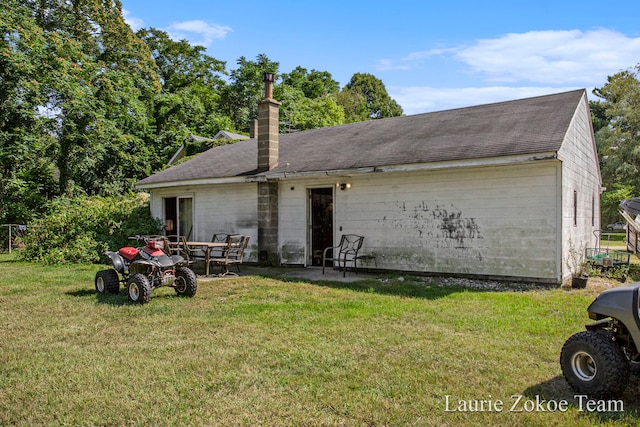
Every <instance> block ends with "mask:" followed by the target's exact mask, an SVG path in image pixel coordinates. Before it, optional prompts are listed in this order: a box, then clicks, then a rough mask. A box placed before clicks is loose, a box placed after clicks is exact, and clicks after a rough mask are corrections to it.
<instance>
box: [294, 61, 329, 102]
mask: <svg viewBox="0 0 640 427" xmlns="http://www.w3.org/2000/svg"><path fill="white" fill-rule="evenodd" d="M282 84H284V85H287V86H291V87H293V88H296V89H300V90H301V91H302V92H303V93H304V96H305V97H306V98H309V99H315V98H319V97H321V96H326V95H331V94H333V95H335V94H337V93H338V91H339V90H340V84H339V83H338V82H337V81H335V80H333V78H332V77H331V73H329V72H328V71H318V70H311V71H307V69H306V68H303V67H300V66H298V67H296V68H295V69H294V70H293V71H291V73H289V74H282Z"/></svg>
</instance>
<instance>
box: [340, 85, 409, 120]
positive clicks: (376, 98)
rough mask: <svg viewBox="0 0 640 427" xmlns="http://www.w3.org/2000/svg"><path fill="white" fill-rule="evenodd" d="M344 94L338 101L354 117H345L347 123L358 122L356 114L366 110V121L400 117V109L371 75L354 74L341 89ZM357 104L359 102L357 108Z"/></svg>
mask: <svg viewBox="0 0 640 427" xmlns="http://www.w3.org/2000/svg"><path fill="white" fill-rule="evenodd" d="M342 91H343V92H350V93H347V94H344V95H343V96H342V97H341V98H339V100H342V101H345V103H346V105H344V107H345V112H346V113H347V114H349V113H350V112H353V114H355V116H350V115H348V116H347V121H349V122H352V121H359V120H358V119H359V117H358V114H359V112H361V111H364V110H365V109H366V111H367V114H368V115H367V119H381V118H385V117H396V116H401V115H402V107H400V105H399V104H398V103H397V102H396V101H394V100H393V99H391V97H390V96H389V94H388V93H387V89H386V88H385V86H384V84H383V83H382V81H381V80H379V79H377V78H376V77H374V76H373V75H371V74H366V73H356V74H354V75H353V76H352V77H351V80H350V81H349V83H347V85H346V86H345V87H344V88H343V89H342ZM358 102H361V104H360V106H358Z"/></svg>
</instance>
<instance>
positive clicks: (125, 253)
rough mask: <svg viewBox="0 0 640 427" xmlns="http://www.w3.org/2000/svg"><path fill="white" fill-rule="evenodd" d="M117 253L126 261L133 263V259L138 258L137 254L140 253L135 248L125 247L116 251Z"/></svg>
mask: <svg viewBox="0 0 640 427" xmlns="http://www.w3.org/2000/svg"><path fill="white" fill-rule="evenodd" d="M118 253H119V254H120V255H121V256H122V257H124V258H126V259H128V260H129V261H133V260H134V259H135V257H137V256H138V254H139V253H140V251H138V250H137V249H136V248H130V247H126V248H121V249H119V250H118Z"/></svg>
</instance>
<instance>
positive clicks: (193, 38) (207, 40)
mask: <svg viewBox="0 0 640 427" xmlns="http://www.w3.org/2000/svg"><path fill="white" fill-rule="evenodd" d="M231 31H233V30H232V29H231V27H228V26H225V25H217V24H209V23H207V22H205V21H202V20H200V19H197V20H193V21H184V22H176V23H173V24H171V25H170V26H169V27H168V28H167V32H168V33H169V35H170V36H171V38H172V39H174V40H182V39H186V40H189V42H190V43H191V44H192V45H198V46H204V47H209V46H210V45H211V43H213V41H214V40H217V39H223V38H225V37H226V35H227V34H228V33H230V32H231Z"/></svg>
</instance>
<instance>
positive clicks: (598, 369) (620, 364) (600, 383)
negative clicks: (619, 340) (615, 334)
mask: <svg viewBox="0 0 640 427" xmlns="http://www.w3.org/2000/svg"><path fill="white" fill-rule="evenodd" d="M560 366H561V367H562V373H563V374H564V377H565V379H566V380H567V382H568V383H569V385H570V386H571V388H573V389H574V390H575V391H576V392H578V393H582V394H586V395H588V396H589V397H592V398H607V397H617V396H620V395H621V394H622V393H623V392H624V389H625V388H626V386H627V383H628V381H629V363H628V361H627V358H626V357H625V355H624V353H623V351H622V348H620V346H618V345H617V344H616V343H615V342H614V341H613V340H611V337H609V336H607V335H605V334H602V333H598V332H595V331H583V332H579V333H577V334H574V335H572V336H571V337H569V339H568V340H567V342H565V344H564V346H563V347H562V351H561V353H560Z"/></svg>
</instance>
